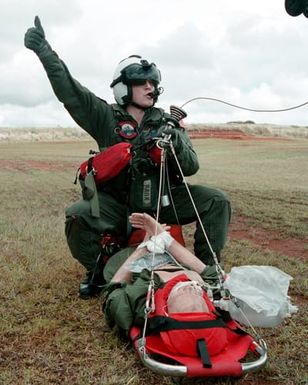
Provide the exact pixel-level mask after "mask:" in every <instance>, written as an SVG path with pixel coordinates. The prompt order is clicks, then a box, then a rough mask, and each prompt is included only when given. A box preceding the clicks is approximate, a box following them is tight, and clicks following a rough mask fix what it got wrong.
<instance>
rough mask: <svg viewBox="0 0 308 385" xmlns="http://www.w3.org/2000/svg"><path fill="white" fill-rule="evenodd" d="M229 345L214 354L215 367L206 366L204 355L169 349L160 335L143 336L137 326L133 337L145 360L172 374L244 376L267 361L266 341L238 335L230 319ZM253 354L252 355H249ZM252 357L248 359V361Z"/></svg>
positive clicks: (132, 332)
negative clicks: (198, 355)
mask: <svg viewBox="0 0 308 385" xmlns="http://www.w3.org/2000/svg"><path fill="white" fill-rule="evenodd" d="M227 324H228V326H229V327H230V330H229V331H228V332H227V336H228V344H227V346H226V348H225V349H224V350H223V352H221V353H219V354H217V355H215V356H213V357H211V367H204V364H203V362H202V358H201V357H188V356H183V355H175V354H173V353H172V352H170V351H168V349H167V347H166V346H165V345H164V343H163V341H162V339H161V338H160V335H159V334H157V335H149V336H146V337H145V338H143V337H142V336H141V335H142V330H141V329H140V328H139V327H133V328H132V329H131V332H130V337H131V339H132V341H133V344H134V346H135V349H136V351H137V353H138V355H139V357H140V359H141V361H142V363H143V364H144V365H145V366H146V367H147V368H149V369H150V370H152V371H153V372H155V373H159V374H162V375H167V376H172V377H224V376H228V377H240V376H242V375H243V374H245V373H248V372H251V371H255V370H259V369H261V368H262V367H263V366H264V365H265V363H266V361H267V349H266V344H265V342H264V341H263V340H261V341H260V342H259V343H257V342H255V341H254V340H253V338H252V337H251V336H250V335H249V334H236V333H234V332H233V331H232V330H231V329H232V328H234V327H237V326H238V325H237V323H236V322H235V321H233V320H232V321H229V322H228V323H227ZM248 357H249V358H248ZM247 359H248V361H247Z"/></svg>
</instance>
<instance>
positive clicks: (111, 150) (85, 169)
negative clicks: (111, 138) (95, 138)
mask: <svg viewBox="0 0 308 385" xmlns="http://www.w3.org/2000/svg"><path fill="white" fill-rule="evenodd" d="M131 147H132V144H130V143H126V142H121V143H117V144H114V145H113V146H111V147H108V148H107V149H106V150H103V151H101V152H99V153H97V154H95V155H94V156H92V157H91V158H89V159H88V160H86V161H85V162H83V163H82V164H81V165H80V177H81V179H85V177H86V176H87V174H89V173H90V172H91V171H93V175H94V180H95V183H96V185H97V186H101V185H102V184H103V183H105V182H107V181H108V180H110V179H112V178H114V177H115V176H117V175H118V174H119V172H120V171H121V170H123V169H124V168H125V167H126V166H127V165H128V163H129V162H130V160H131V159H132V153H131Z"/></svg>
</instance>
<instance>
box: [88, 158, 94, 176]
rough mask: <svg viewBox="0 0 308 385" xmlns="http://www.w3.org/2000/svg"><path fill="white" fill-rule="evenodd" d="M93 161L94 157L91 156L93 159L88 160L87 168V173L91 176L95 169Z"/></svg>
mask: <svg viewBox="0 0 308 385" xmlns="http://www.w3.org/2000/svg"><path fill="white" fill-rule="evenodd" d="M93 159H94V156H91V158H89V159H88V166H87V173H88V174H89V173H90V172H91V171H92V169H93Z"/></svg>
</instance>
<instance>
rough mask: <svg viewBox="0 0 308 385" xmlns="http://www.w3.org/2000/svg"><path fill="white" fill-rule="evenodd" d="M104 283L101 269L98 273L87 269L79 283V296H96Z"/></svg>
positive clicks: (87, 297) (83, 297) (86, 297)
mask: <svg viewBox="0 0 308 385" xmlns="http://www.w3.org/2000/svg"><path fill="white" fill-rule="evenodd" d="M105 283H106V281H105V279H104V276H103V272H102V271H100V272H98V273H93V272H92V271H87V272H86V275H85V277H84V279H83V280H82V281H81V282H80V284H79V297H80V298H82V299H89V298H93V297H98V296H99V295H100V293H101V291H102V290H103V285H104V284H105Z"/></svg>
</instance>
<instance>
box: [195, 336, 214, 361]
mask: <svg viewBox="0 0 308 385" xmlns="http://www.w3.org/2000/svg"><path fill="white" fill-rule="evenodd" d="M197 351H198V355H199V356H200V358H201V361H202V365H203V367H204V368H211V367H212V363H211V359H210V355H209V351H208V348H207V343H206V341H205V339H204V338H200V339H199V340H197Z"/></svg>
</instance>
